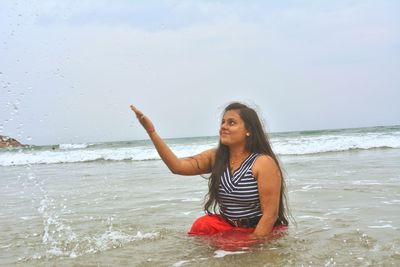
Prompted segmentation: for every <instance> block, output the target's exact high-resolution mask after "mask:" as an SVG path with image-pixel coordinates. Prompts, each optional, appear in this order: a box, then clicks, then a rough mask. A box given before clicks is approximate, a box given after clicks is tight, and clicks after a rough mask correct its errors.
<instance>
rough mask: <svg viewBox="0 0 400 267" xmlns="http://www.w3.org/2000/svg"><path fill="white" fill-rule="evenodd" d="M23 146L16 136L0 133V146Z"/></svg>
mask: <svg viewBox="0 0 400 267" xmlns="http://www.w3.org/2000/svg"><path fill="white" fill-rule="evenodd" d="M20 146H23V145H22V144H21V143H20V142H18V141H17V140H15V139H14V138H11V137H8V136H3V135H0V148H4V147H20Z"/></svg>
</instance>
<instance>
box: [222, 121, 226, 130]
mask: <svg viewBox="0 0 400 267" xmlns="http://www.w3.org/2000/svg"><path fill="white" fill-rule="evenodd" d="M226 129H227V124H226V122H223V123H221V130H226Z"/></svg>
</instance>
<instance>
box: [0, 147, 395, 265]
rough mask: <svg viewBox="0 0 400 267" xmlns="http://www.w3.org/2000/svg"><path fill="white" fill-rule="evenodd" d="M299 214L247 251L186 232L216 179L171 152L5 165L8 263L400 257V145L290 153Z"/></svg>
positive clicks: (365, 261) (358, 261)
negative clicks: (180, 172) (181, 166)
mask: <svg viewBox="0 0 400 267" xmlns="http://www.w3.org/2000/svg"><path fill="white" fill-rule="evenodd" d="M281 160H282V162H283V165H284V166H285V171H286V180H287V187H288V191H289V204H290V208H291V212H292V215H293V217H294V219H295V221H296V224H294V223H292V224H291V226H290V228H289V230H288V231H287V233H286V235H285V236H284V237H282V238H280V239H279V240H275V241H272V242H270V243H267V244H265V245H262V246H256V247H253V248H250V249H244V250H243V251H239V252H235V253H232V252H226V251H221V250H216V249H215V248H213V247H211V246H210V245H209V244H208V243H207V242H205V241H204V240H202V239H201V238H194V237H189V236H187V235H186V232H187V230H188V228H189V227H190V225H191V223H192V222H193V221H194V220H195V219H196V218H197V217H199V216H201V215H203V212H202V211H201V205H202V200H203V197H204V195H205V193H206V188H207V182H206V180H205V179H203V178H202V177H200V176H194V177H184V176H177V175H173V174H170V173H169V171H168V170H167V168H166V167H165V166H164V165H163V164H162V162H161V161H154V160H153V161H133V162H132V161H118V162H114V161H112V162H106V161H104V162H90V163H71V164H42V165H31V166H7V167H0V171H1V179H0V203H1V204H0V205H1V211H0V225H1V227H2V229H3V231H2V232H1V233H0V251H1V253H0V255H1V256H0V263H1V264H2V265H6V266H19V265H21V266H22V265H35V266H48V265H50V266H52V265H60V266H71V265H74V266H75V265H78V266H79V265H82V266H86V265H131V266H210V265H212V266H231V265H234V266H243V265H252V266H290V265H295V266H301V265H304V266H306V265H307V266H309V265H310V266H335V265H336V266H369V265H373V266H390V265H393V266H397V265H399V264H400V229H399V228H400V215H399V212H398V211H399V208H400V183H399V182H400V166H399V164H398V162H400V152H399V150H397V149H373V150H365V151H353V152H352V151H347V152H331V153H322V154H317V155H299V156H283V157H281Z"/></svg>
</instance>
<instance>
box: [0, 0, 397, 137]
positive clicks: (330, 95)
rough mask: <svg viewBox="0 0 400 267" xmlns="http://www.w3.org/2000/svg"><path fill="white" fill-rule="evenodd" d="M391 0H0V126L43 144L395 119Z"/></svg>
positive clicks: (393, 8)
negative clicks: (255, 123) (244, 105)
mask: <svg viewBox="0 0 400 267" xmlns="http://www.w3.org/2000/svg"><path fill="white" fill-rule="evenodd" d="M399 14H400V1H397V0H393V1H390V0H380V1H375V0H374V1H372V0H353V1H344V0H343V1H342V0H338V1H319V0H318V1H317V0H315V1H311V0H308V1H307V0H296V1H295V0H293V1H234V0H232V1H188V0H180V1H178V0H175V1H127V0H126V1H121V0H117V1H105V0H103V1H100V0H92V1H72V0H71V1H48V0H35V1H28V0H27V1H19V0H17V1H2V2H1V4H0V37H1V39H0V41H1V43H0V90H1V91H0V95H1V98H0V134H2V135H9V136H13V137H16V138H17V139H19V140H20V141H22V142H23V143H32V144H55V143H80V142H96V141H117V140H132V139H143V138H146V135H145V133H144V131H143V130H142V129H141V128H140V127H139V126H138V124H137V122H136V121H135V120H134V117H133V115H132V114H131V112H130V110H129V104H131V103H133V104H136V105H137V106H138V107H139V108H141V109H142V110H143V111H144V112H146V113H147V114H148V115H149V116H150V117H151V118H153V120H154V122H155V124H156V128H157V129H158V131H159V132H160V134H161V135H162V136H164V137H185V136H205V135H216V134H217V130H218V119H219V114H220V112H221V109H222V108H223V106H224V105H226V104H227V103H228V102H230V101H233V100H240V101H245V102H248V103H251V104H253V105H256V106H258V108H259V111H260V113H261V115H262V116H263V117H264V118H265V121H266V125H267V129H268V130H269V131H272V132H277V131H295V130H309V129H327V128H348V127H362V126H377V125H395V124H400V105H399V99H400V78H399V77H400V75H399V74H400V73H399V72H400V16H399Z"/></svg>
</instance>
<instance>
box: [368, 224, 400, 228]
mask: <svg viewBox="0 0 400 267" xmlns="http://www.w3.org/2000/svg"><path fill="white" fill-rule="evenodd" d="M368 228H372V229H383V228H392V229H397V228H396V227H394V226H393V225H391V224H384V225H370V226H368Z"/></svg>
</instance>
